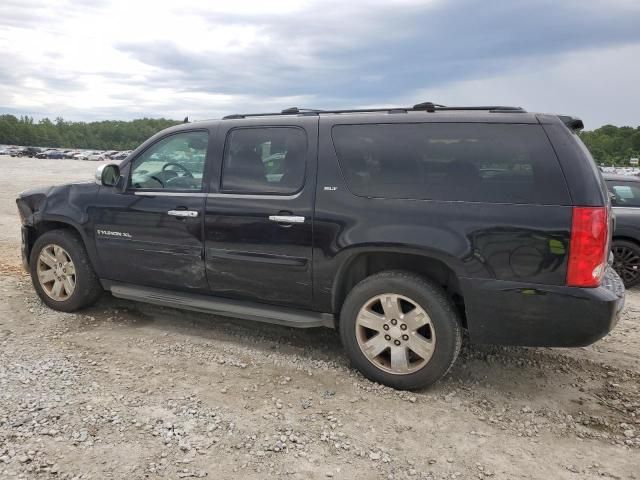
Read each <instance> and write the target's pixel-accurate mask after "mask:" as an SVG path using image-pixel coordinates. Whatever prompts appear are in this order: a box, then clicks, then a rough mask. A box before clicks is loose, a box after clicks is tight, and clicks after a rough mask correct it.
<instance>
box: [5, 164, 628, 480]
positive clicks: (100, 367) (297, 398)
mask: <svg viewBox="0 0 640 480" xmlns="http://www.w3.org/2000/svg"><path fill="white" fill-rule="evenodd" d="M0 165H2V175H0V268H1V272H2V273H1V276H0V292H1V293H2V298H1V299H0V478H38V479H46V478H65V479H72V478H73V479H76V478H78V479H79V478H83V479H89V478H91V479H142V478H168V479H177V478H189V477H196V478H197V477H208V478H215V479H263V478H272V477H276V478H284V479H320V478H336V479H375V478H380V479H399V478H420V479H430V478H434V479H441V478H442V479H444V478H447V479H449V478H458V479H467V478H481V479H482V478H495V479H514V478H528V479H533V478H535V479H590V478H605V479H640V349H639V347H640V291H629V292H628V294H627V306H626V308H625V312H624V316H623V318H622V320H621V321H620V323H619V324H618V326H617V328H616V329H615V330H614V332H613V333H612V334H611V335H609V336H608V337H606V338H604V339H603V340H601V341H600V342H598V343H596V344H595V345H593V346H591V347H587V348H580V349H572V350H569V349H545V348H538V349H528V348H499V347H488V346H473V345H465V347H464V349H463V352H462V354H461V356H460V358H459V360H458V362H457V364H456V365H455V367H454V368H453V370H452V372H451V373H450V374H449V376H448V377H447V378H446V379H445V380H443V381H441V382H440V383H438V384H437V385H435V386H433V387H432V388H430V389H428V390H425V391H422V392H415V393H407V392H397V391H394V390H391V389H389V388H386V387H382V386H379V385H376V384H373V383H371V382H369V381H367V380H365V379H364V378H363V377H362V376H360V375H359V374H357V373H356V372H354V371H353V370H351V369H350V368H349V365H348V363H347V361H346V359H345V356H344V355H343V353H342V351H341V348H340V344H339V339H338V337H337V335H336V334H335V333H334V332H332V331H330V330H321V329H317V330H309V331H296V330H293V329H289V328H283V327H276V326H270V325H263V324H257V323H252V322H249V321H241V320H230V319H226V318H216V317H212V316H207V315H201V314H195V313H185V312H181V311H178V310H172V309H166V308H159V307H153V306H149V305H143V304H136V303H133V302H128V301H123V300H118V299H114V298H112V297H110V296H109V295H104V298H103V299H102V300H101V301H100V302H99V303H98V305H96V306H95V307H93V308H91V309H90V310H86V311H83V312H81V313H78V314H62V313H57V312H54V311H51V310H49V309H47V308H45V307H44V306H43V305H42V303H41V302H40V301H39V300H38V299H37V297H36V295H35V294H34V292H33V289H32V287H31V284H30V280H29V278H28V277H27V276H26V275H25V274H24V273H22V271H21V268H20V254H19V240H20V235H19V221H18V216H17V213H16V208H15V202H14V199H15V196H16V194H17V193H18V192H20V191H22V190H25V189H27V188H30V187H32V186H36V185H43V184H51V183H56V182H57V183H62V182H66V181H73V180H83V179H86V180H90V179H91V178H92V174H93V171H94V169H95V167H96V163H91V162H81V161H58V160H35V159H34V160H29V159H9V158H7V157H0ZM496 308H499V306H496ZM572 321H579V319H572Z"/></svg>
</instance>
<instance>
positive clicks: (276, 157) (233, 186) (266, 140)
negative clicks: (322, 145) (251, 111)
mask: <svg viewBox="0 0 640 480" xmlns="http://www.w3.org/2000/svg"><path fill="white" fill-rule="evenodd" d="M306 158H307V136H306V133H305V132H304V130H302V129H300V128H295V127H269V128H239V129H235V130H232V131H231V132H230V133H229V135H228V136H227V142H226V147H225V153H224V162H223V169H222V190H223V191H224V192H229V193H254V194H268V193H273V194H292V193H295V192H297V191H298V190H300V188H302V185H303V183H304V174H305V164H306Z"/></svg>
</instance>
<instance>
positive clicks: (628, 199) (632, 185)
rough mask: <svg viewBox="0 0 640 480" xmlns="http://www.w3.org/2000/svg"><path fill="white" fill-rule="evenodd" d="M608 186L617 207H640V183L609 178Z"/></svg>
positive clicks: (612, 200)
mask: <svg viewBox="0 0 640 480" xmlns="http://www.w3.org/2000/svg"><path fill="white" fill-rule="evenodd" d="M607 187H609V191H610V192H611V203H612V204H613V205H615V206H616V207H640V183H636V182H625V181H616V180H607Z"/></svg>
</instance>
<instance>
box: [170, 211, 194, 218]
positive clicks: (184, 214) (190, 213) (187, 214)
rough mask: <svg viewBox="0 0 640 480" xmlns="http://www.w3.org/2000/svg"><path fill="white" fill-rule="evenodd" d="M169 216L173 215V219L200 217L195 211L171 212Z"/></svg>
mask: <svg viewBox="0 0 640 480" xmlns="http://www.w3.org/2000/svg"><path fill="white" fill-rule="evenodd" d="M167 215H171V216H172V217H189V218H195V217H197V216H198V212H197V211H195V210H169V211H168V212H167Z"/></svg>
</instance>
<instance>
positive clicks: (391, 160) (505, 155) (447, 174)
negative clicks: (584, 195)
mask: <svg viewBox="0 0 640 480" xmlns="http://www.w3.org/2000/svg"><path fill="white" fill-rule="evenodd" d="M332 134H333V141H334V145H335V148H336V153H337V155H338V159H339V161H340V166H341V168H342V171H343V173H344V175H345V178H346V181H347V184H348V186H349V189H350V190H351V191H352V192H353V193H355V194H356V195H360V196H366V197H384V198H416V199H431V200H463V201H470V202H495V203H533V204H549V205H557V204H560V205H562V204H568V203H570V202H569V193H568V191H567V186H566V183H565V180H564V176H563V174H562V170H561V169H560V166H559V164H558V161H557V159H556V157H555V153H554V151H553V149H552V148H551V145H550V144H549V140H548V139H547V137H546V135H545V133H544V131H543V130H542V128H541V127H540V126H539V125H522V124H475V123H456V124H444V123H440V124H433V123H421V124H406V123H405V124H364V125H336V126H334V127H333V131H332Z"/></svg>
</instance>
